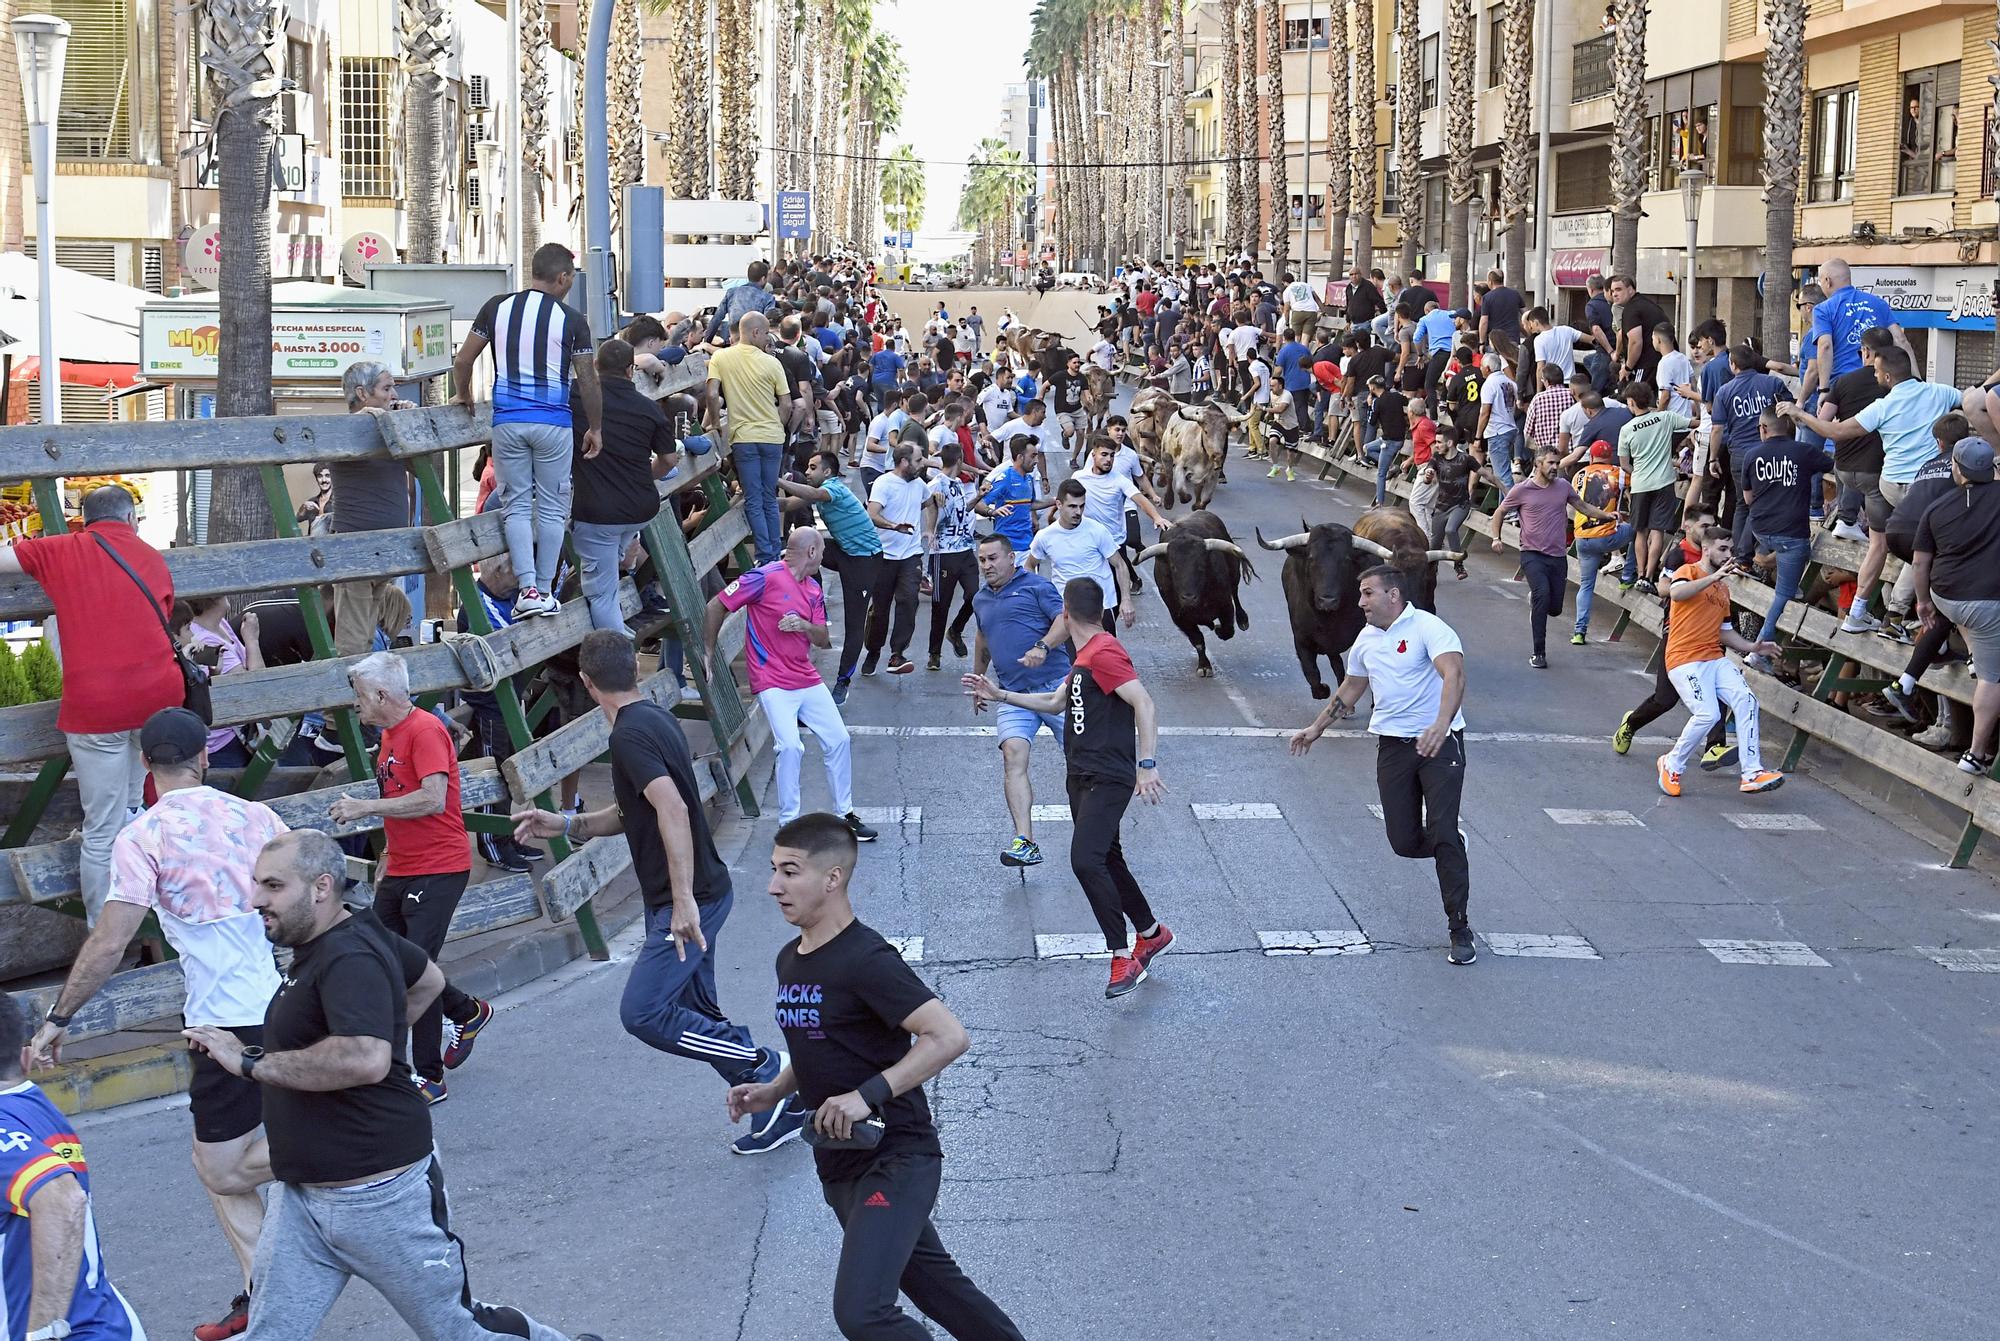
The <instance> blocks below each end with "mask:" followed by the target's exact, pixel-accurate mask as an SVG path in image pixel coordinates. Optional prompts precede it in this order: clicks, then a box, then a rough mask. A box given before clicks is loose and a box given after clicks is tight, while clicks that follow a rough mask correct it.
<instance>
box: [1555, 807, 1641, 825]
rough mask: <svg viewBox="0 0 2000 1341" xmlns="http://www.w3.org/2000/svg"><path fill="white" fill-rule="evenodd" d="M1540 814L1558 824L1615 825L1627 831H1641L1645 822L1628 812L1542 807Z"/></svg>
mask: <svg viewBox="0 0 2000 1341" xmlns="http://www.w3.org/2000/svg"><path fill="white" fill-rule="evenodd" d="M1542 813H1543V814H1544V815H1547V816H1548V817H1549V818H1550V819H1552V820H1554V821H1555V822H1556V823H1558V824H1615V825H1618V826H1620V827H1623V828H1627V829H1643V828H1645V827H1646V825H1645V821H1643V820H1641V819H1640V818H1639V817H1638V816H1637V815H1635V814H1633V813H1632V812H1631V811H1629V810H1563V809H1560V808H1555V807H1549V806H1544V807H1543V808H1542Z"/></svg>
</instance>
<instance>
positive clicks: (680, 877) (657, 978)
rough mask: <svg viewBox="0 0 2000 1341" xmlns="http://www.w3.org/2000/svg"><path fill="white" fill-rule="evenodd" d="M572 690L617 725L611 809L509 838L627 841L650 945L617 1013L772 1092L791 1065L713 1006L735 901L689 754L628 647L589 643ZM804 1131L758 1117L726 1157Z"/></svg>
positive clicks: (773, 1112)
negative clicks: (643, 684) (720, 948)
mask: <svg viewBox="0 0 2000 1341" xmlns="http://www.w3.org/2000/svg"><path fill="white" fill-rule="evenodd" d="M577 678H578V679H579V680H581V681H582V682H583V687H584V688H585V689H586V690H588V691H589V693H590V697H591V700H592V701H593V702H595V703H596V704H597V706H598V708H599V710H600V711H602V712H603V713H604V716H605V720H607V721H609V722H610V723H611V790H612V804H610V805H608V806H605V807H604V808H603V809H601V810H592V811H588V812H586V813H584V814H581V815H574V816H563V815H558V814H555V813H554V812H553V811H548V810H523V811H517V812H516V813H515V815H514V837H515V838H516V839H518V840H519V841H521V842H526V841H528V840H529V839H530V838H566V839H572V840H573V839H578V838H606V837H609V836H611V835H613V834H619V833H622V834H624V835H625V842H626V844H627V845H628V846H629V847H630V848H631V850H632V871H633V874H634V875H636V876H637V877H638V880H639V897H640V898H641V899H643V900H644V901H645V905H646V940H645V944H644V945H643V946H642V947H641V948H640V950H639V954H638V956H637V958H635V959H634V960H633V962H632V974H631V976H630V977H629V978H627V979H626V982H625V995H624V997H623V999H622V1000H620V1002H619V1004H618V1018H619V1021H620V1022H621V1023H622V1024H623V1025H624V1026H625V1032H626V1033H628V1034H630V1035H632V1037H634V1038H636V1039H638V1040H639V1041H640V1042H641V1043H645V1044H648V1045H650V1046H652V1047H655V1048H658V1049H659V1050H660V1051H661V1052H670V1053H673V1054H674V1055H675V1056H676V1057H686V1058H689V1059H690V1060H693V1061H697V1062H706V1063H708V1064H709V1065H710V1066H712V1067H714V1068H715V1072H716V1074H717V1075H719V1076H721V1077H722V1078H723V1079H724V1080H725V1081H727V1082H729V1083H730V1084H731V1085H747V1084H766V1083H768V1082H770V1081H772V1080H774V1079H776V1078H777V1076H778V1073H779V1072H781V1071H783V1070H784V1068H785V1058H784V1054H782V1053H780V1052H779V1051H778V1050H777V1049H775V1048H760V1047H758V1046H757V1045H756V1043H755V1042H754V1041H753V1040H752V1038H751V1034H750V1030H749V1029H747V1028H745V1027H744V1026H743V1025H740V1024H732V1023H730V1021H729V1019H728V1018H727V1017H726V1016H724V1015H723V1013H722V1008H721V1006H720V1005H719V1004H718V1003H717V1001H716V996H715V954H716V950H715V940H716V937H717V936H718V935H720V934H721V932H722V924H723V922H724V921H726V920H727V919H728V917H729V909H730V906H731V905H732V904H733V903H734V902H735V894H734V891H733V890H732V889H731V887H730V883H729V867H728V866H727V865H725V864H724V863H723V860H722V857H721V855H720V854H719V853H717V852H716V850H715V839H714V837H713V836H712V835H711V834H710V833H709V828H708V812H707V811H706V810H704V809H703V808H702V803H701V790H700V788H699V786H698V785H697V783H696V781H695V774H694V752H693V751H692V750H691V749H689V747H688V742H687V737H686V736H685V735H684V734H682V732H681V727H680V723H679V722H677V721H675V720H674V715H673V714H672V713H671V712H668V711H667V710H666V708H664V707H662V706H661V705H660V704H659V703H656V702H655V701H654V700H653V699H651V698H649V697H648V696H647V695H646V694H645V693H643V692H642V691H641V690H640V689H639V663H638V658H637V657H636V656H635V655H634V654H633V650H632V641H631V639H629V638H627V637H625V636H624V635H623V634H619V633H612V632H610V631H609V630H606V629H593V630H592V631H591V632H590V633H587V634H585V635H584V639H583V643H582V645H581V646H579V647H578V648H577ZM663 835H668V836H670V838H667V837H663ZM804 1124H805V1113H804V1112H803V1111H802V1110H800V1109H798V1108H796V1107H794V1106H793V1105H791V1104H788V1103H780V1104H777V1105H775V1106H773V1107H772V1108H770V1109H769V1110H767V1111H763V1112H760V1113H758V1114H757V1117H756V1121H754V1122H752V1123H751V1124H750V1130H749V1131H748V1132H747V1133H745V1134H744V1135H742V1136H740V1137H738V1138H737V1139H736V1140H735V1141H734V1142H733V1143H732V1144H731V1145H730V1147H729V1148H730V1149H731V1150H733V1151H735V1152H736V1153H737V1154H739V1155H761V1154H764V1153H765V1152H767V1151H771V1150H775V1149H777V1148H778V1147H779V1146H781V1145H783V1144H784V1143H785V1142H787V1141H789V1140H791V1139H792V1138H793V1137H795V1136H797V1135H798V1134H799V1128H800V1127H801V1126H803V1125H804Z"/></svg>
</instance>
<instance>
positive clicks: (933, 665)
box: [924, 652, 944, 671]
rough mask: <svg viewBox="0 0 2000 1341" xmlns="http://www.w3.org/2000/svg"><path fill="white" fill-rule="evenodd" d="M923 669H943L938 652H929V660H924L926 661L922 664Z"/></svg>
mask: <svg viewBox="0 0 2000 1341" xmlns="http://www.w3.org/2000/svg"><path fill="white" fill-rule="evenodd" d="M924 669H925V670H934V671H936V670H943V669H944V662H943V661H942V660H941V659H939V657H938V654H937V653H935V652H933V653H931V659H930V660H929V661H928V662H926V663H925V665H924Z"/></svg>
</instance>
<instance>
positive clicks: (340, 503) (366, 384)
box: [332, 359, 416, 657]
mask: <svg viewBox="0 0 2000 1341" xmlns="http://www.w3.org/2000/svg"><path fill="white" fill-rule="evenodd" d="M340 386H341V390H342V391H344V392H345V393H346V395H347V410H348V413H350V414H386V413H387V412H389V411H391V410H407V409H410V408H412V406H411V403H410V402H409V401H406V400H398V399H397V398H396V374H394V373H393V372H390V371H389V369H388V368H386V367H384V366H383V365H382V364H380V363H375V362H372V361H370V360H366V359H364V360H362V361H361V362H359V363H350V364H348V365H347V369H346V371H344V372H343V373H341V375H340ZM415 500H416V488H415V483H414V481H413V480H412V479H411V477H410V468H409V465H408V463H406V462H404V461H401V460H390V459H382V458H369V459H365V460H359V461H338V462H335V463H334V466H333V528H332V529H333V531H334V533H335V534H337V535H349V534H352V533H354V532H357V531H389V530H394V529H396V528H397V527H400V526H408V525H410V523H411V521H412V520H413V518H414V517H415V511H414V508H415ZM400 585H401V584H400V582H399V581H398V579H396V578H393V577H381V578H375V577H369V578H361V579H358V580H356V581H353V582H337V583H335V584H334V588H333V626H334V630H335V632H334V636H333V650H334V653H335V654H336V655H338V656H343V657H358V656H362V655H364V654H366V653H367V652H369V651H370V650H371V647H372V643H373V641H374V629H375V626H376V625H377V624H378V623H379V622H381V615H382V602H383V601H384V600H385V599H386V594H387V592H388V590H389V589H390V588H392V587H397V586H400ZM342 629H345V630H346V632H345V633H343V632H341V630H342Z"/></svg>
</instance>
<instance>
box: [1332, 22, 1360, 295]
mask: <svg viewBox="0 0 2000 1341" xmlns="http://www.w3.org/2000/svg"><path fill="white" fill-rule="evenodd" d="M1347 24H1348V14H1347V0H1333V12H1332V13H1331V14H1330V15H1329V16H1328V17H1327V22H1326V31H1327V43H1326V82H1327V89H1328V93H1327V100H1326V204H1327V213H1328V216H1329V217H1328V219H1327V222H1328V223H1329V224H1331V225H1332V228H1333V256H1332V267H1333V268H1332V270H1331V271H1330V272H1329V273H1331V274H1332V275H1333V276H1334V278H1336V279H1338V278H1339V277H1340V276H1341V275H1344V274H1346V273H1347V271H1346V268H1345V267H1346V265H1347V213H1348V197H1349V194H1350V193H1351V192H1352V191H1353V189H1354V163H1353V161H1352V158H1351V155H1352V154H1353V142H1354V137H1353V135H1352V133H1351V132H1352V130H1353V125H1352V121H1351V118H1352V117H1353V110H1352V109H1351V108H1350V107H1349V105H1348V104H1349V96H1348V79H1349V77H1350V76H1351V75H1352V74H1353V71H1352V70H1351V69H1349V68H1348V65H1349V63H1348V49H1349V44H1348V27H1347Z"/></svg>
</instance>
